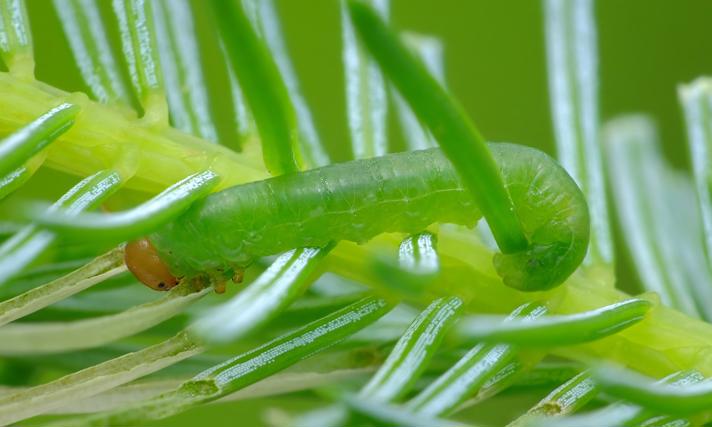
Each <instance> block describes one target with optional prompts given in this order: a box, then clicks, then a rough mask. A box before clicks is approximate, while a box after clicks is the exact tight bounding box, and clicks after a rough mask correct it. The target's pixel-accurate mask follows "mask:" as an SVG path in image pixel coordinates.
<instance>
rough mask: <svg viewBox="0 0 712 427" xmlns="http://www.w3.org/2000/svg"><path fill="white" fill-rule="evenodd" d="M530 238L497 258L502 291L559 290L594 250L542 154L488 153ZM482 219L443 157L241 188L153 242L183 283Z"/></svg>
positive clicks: (573, 202) (390, 158) (560, 175)
mask: <svg viewBox="0 0 712 427" xmlns="http://www.w3.org/2000/svg"><path fill="white" fill-rule="evenodd" d="M489 146H490V149H491V150H492V153H493V155H494V157H495V160H496V161H497V164H498V165H499V167H500V169H501V173H502V175H503V178H504V182H505V185H506V187H507V189H508V191H509V193H510V195H511V197H512V200H513V202H514V205H515V209H516V213H517V215H518V216H519V218H520V220H521V222H522V225H523V227H524V229H525V232H526V234H527V237H528V238H529V242H530V245H529V248H528V249H527V250H526V251H523V252H519V253H514V254H497V255H496V256H495V260H494V263H495V268H496V269H497V272H498V273H499V275H500V276H501V277H502V279H503V280H504V282H505V284H507V285H509V286H512V287H515V288H518V289H522V290H541V289H546V288H549V287H552V286H556V285H558V284H560V283H561V282H563V281H564V280H565V279H566V278H567V277H568V276H569V275H570V274H571V273H572V272H573V271H574V270H575V269H576V267H577V266H578V265H579V263H580V262H581V260H582V259H583V257H584V255H585V253H586V248H587V245H588V236H589V217H588V210H587V206H586V202H585V200H584V197H583V195H582V193H581V191H580V190H579V188H578V187H577V186H576V184H575V183H574V182H573V180H572V179H571V178H570V177H569V176H568V174H567V173H566V172H565V171H564V169H562V168H561V167H560V166H559V165H558V164H557V163H556V162H555V161H554V160H553V159H552V158H550V157H549V156H547V155H546V154H544V153H542V152H540V151H537V150H534V149H532V148H527V147H524V146H518V145H512V144H490V145H489ZM480 217H481V214H480V212H479V210H478V207H477V206H476V204H475V202H474V200H473V198H472V197H471V195H470V193H469V191H468V190H467V189H465V188H464V187H463V186H462V184H461V182H460V179H459V177H458V175H457V173H456V172H455V169H454V168H453V167H452V165H451V164H450V162H449V161H448V160H447V159H446V158H445V156H444V155H443V154H442V152H441V151H440V150H439V149H429V150H423V151H414V152H409V153H401V154H392V155H387V156H383V157H378V158H373V159H367V160H357V161H352V162H348V163H342V164H336V165H331V166H326V167H323V168H319V169H313V170H310V171H307V172H302V173H294V174H287V175H282V176H279V177H275V178H271V179H267V180H264V181H258V182H254V183H249V184H244V185H239V186H235V187H232V188H229V189H226V190H223V191H221V192H218V193H215V194H212V195H210V196H208V197H207V198H205V199H204V200H202V201H200V202H197V203H195V204H194V205H193V206H192V207H191V208H190V209H189V210H188V211H187V212H186V213H185V214H183V215H182V216H180V217H179V218H178V219H176V220H175V221H174V222H172V223H171V224H169V225H167V226H165V227H164V228H162V229H160V230H158V231H157V232H156V233H154V234H152V235H151V236H149V237H150V239H151V241H152V242H153V244H154V245H155V246H156V248H157V250H158V252H159V254H160V255H161V257H162V259H163V260H164V261H166V262H167V263H168V265H169V267H170V268H171V271H172V272H173V273H174V274H176V275H177V276H187V277H194V276H199V275H204V274H207V275H214V274H221V273H222V272H229V271H231V270H232V269H239V268H244V267H247V266H248V265H250V264H251V263H252V262H253V261H254V259H255V258H257V257H261V256H266V255H274V254H277V253H280V252H283V251H286V250H289V249H292V248H298V247H308V246H323V245H326V244H327V243H329V242H330V241H339V240H349V241H354V242H365V241H367V240H369V239H371V238H373V237H374V236H376V235H378V234H381V233H384V232H404V233H417V232H420V231H423V230H424V229H425V228H426V227H427V226H429V225H430V224H433V223H436V222H440V223H456V224H462V225H466V226H472V225H474V224H475V223H476V222H477V220H479V219H480Z"/></svg>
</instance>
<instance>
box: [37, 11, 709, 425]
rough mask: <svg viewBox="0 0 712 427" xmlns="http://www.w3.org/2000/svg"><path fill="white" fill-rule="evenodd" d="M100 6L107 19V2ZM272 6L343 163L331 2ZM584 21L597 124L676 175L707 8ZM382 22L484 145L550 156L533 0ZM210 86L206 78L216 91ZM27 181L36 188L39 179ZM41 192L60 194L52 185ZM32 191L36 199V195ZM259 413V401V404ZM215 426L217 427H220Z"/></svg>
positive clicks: (704, 61) (60, 67) (53, 38)
mask: <svg viewBox="0 0 712 427" xmlns="http://www.w3.org/2000/svg"><path fill="white" fill-rule="evenodd" d="M105 3H106V4H105V6H106V7H105V12H106V13H107V14H108V13H110V12H109V11H110V7H111V6H110V1H109V0H106V1H105ZM277 3H278V9H279V12H280V14H281V18H282V22H283V27H284V31H285V33H286V36H287V43H288V48H289V51H290V53H291V56H292V59H293V61H294V65H295V67H296V70H297V73H298V76H299V78H300V80H301V84H302V88H303V91H304V94H305V96H306V98H307V101H308V103H309V105H310V106H311V108H312V110H313V113H314V116H315V118H316V122H317V127H318V131H319V133H320V134H321V136H322V139H323V140H324V141H325V142H326V143H327V145H328V148H329V150H330V152H331V153H332V154H333V155H334V157H335V158H336V159H342V160H343V159H346V158H347V157H348V155H349V153H350V147H349V140H348V134H347V129H346V115H345V107H344V106H345V98H344V77H343V69H342V66H341V33H340V31H341V29H340V11H339V2H338V1H337V0H278V1H277ZM28 6H29V9H30V11H29V12H30V17H31V21H32V23H33V35H34V38H35V43H36V50H37V53H38V54H37V56H38V75H39V77H40V78H41V79H43V80H45V81H47V82H49V83H52V84H55V85H57V86H60V87H62V88H64V89H67V90H82V89H83V87H82V83H81V80H80V78H79V75H78V72H77V70H76V67H75V66H74V63H73V59H72V57H71V54H70V52H69V50H68V48H67V45H66V41H65V39H64V36H63V34H62V32H61V29H60V27H59V23H58V21H57V16H56V13H55V12H54V9H53V7H52V4H51V2H50V1H48V0H32V1H29V2H28ZM196 9H200V8H199V7H197V8H196ZM198 13H199V12H198ZM596 15H597V18H598V36H599V37H598V41H599V53H600V63H599V66H600V83H601V86H600V110H601V119H602V120H603V121H605V120H607V119H610V118H612V117H614V116H616V115H619V114H622V113H629V112H643V113H647V114H649V115H651V116H652V117H653V118H654V119H655V120H656V122H657V124H658V126H659V129H660V134H661V137H662V142H663V146H664V152H665V155H666V156H667V158H668V159H669V161H670V162H672V164H673V165H674V166H676V167H678V168H688V165H689V159H688V150H687V142H686V136H685V132H684V128H683V124H682V115H681V111H680V108H679V104H678V101H677V94H676V90H677V85H678V84H680V83H683V82H688V81H690V80H692V79H694V78H695V77H697V76H700V75H710V74H712V24H711V23H712V2H710V1H709V0H675V1H671V0H598V1H597V3H596ZM391 17H392V21H393V23H394V25H395V26H397V27H398V28H399V29H402V30H408V31H414V32H418V33H423V34H428V35H432V36H436V37H438V38H440V39H441V40H442V42H443V43H444V46H445V60H446V67H445V68H446V75H447V82H448V85H449V88H450V90H451V92H452V93H453V94H454V95H455V97H456V98H457V99H458V100H459V101H460V102H461V103H462V104H464V106H465V108H466V110H467V111H468V113H469V114H470V115H471V117H472V118H473V119H474V121H475V123H476V124H477V125H478V126H479V127H480V129H481V131H482V133H483V134H484V135H485V136H486V137H487V138H488V139H490V140H495V141H510V142H516V143H519V144H526V145H531V146H535V147H539V148H541V149H543V150H545V151H547V152H549V153H550V154H555V153H554V143H553V132H552V125H551V118H550V114H549V103H548V102H549V100H548V95H547V80H546V67H545V65H546V59H545V52H544V32H543V16H542V8H541V4H540V2H539V1H537V0H496V1H495V0H392V7H391ZM199 18H200V17H199ZM200 19H202V18H200ZM200 19H199V22H201V20H200ZM203 22H204V19H203ZM114 37H115V35H114ZM114 41H116V39H114ZM205 49H206V52H205V55H206V57H208V58H212V57H214V56H215V55H216V51H215V50H214V49H211V48H210V47H206V48H205ZM221 78H222V76H220V75H217V74H216V76H214V79H215V81H217V83H216V84H217V85H219V83H220V79H221ZM215 102H217V103H219V102H221V100H220V99H216V101H215ZM391 124H392V125H394V124H395V121H394V120H392V121H391ZM390 135H391V136H392V138H393V141H394V145H395V146H398V138H399V136H398V129H397V127H396V126H395V125H394V126H391V130H390ZM38 180H40V181H42V180H44V181H48V179H47V178H46V177H45V178H42V176H40V177H39V178H38ZM52 181H53V182H55V183H57V184H56V185H60V186H61V185H62V184H61V179H53V180H52ZM43 191H48V190H47V187H43ZM618 248H620V245H618ZM619 254H620V255H619V259H620V260H621V262H620V263H619V266H618V269H619V273H620V274H619V280H620V282H621V285H622V287H624V288H626V289H635V282H636V278H635V275H634V274H632V273H631V271H632V270H631V269H630V268H628V267H627V265H628V262H627V258H626V254H625V253H624V251H622V250H619ZM534 398H536V397H534ZM293 403H294V405H295V406H299V407H302V406H304V405H308V404H309V399H308V397H304V399H303V400H300V399H295V400H294V401H293ZM267 406H269V401H267V402H265V403H264V404H261V405H260V407H267ZM259 409H261V408H258V407H257V406H255V404H254V403H251V402H246V403H241V404H222V405H218V406H216V407H211V408H202V409H198V410H194V411H192V412H189V413H187V414H184V415H181V416H180V417H179V418H177V419H170V420H166V421H165V422H164V423H163V424H161V425H166V426H168V425H170V426H180V425H185V426H189V425H190V426H193V425H198V424H199V423H212V422H211V420H222V422H224V421H225V420H227V419H232V420H234V424H232V425H245V426H247V425H250V426H253V425H260V421H259V413H260V410H259ZM226 417H227V418H226ZM222 422H220V423H217V424H219V425H227V424H222Z"/></svg>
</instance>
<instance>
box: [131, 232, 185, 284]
mask: <svg viewBox="0 0 712 427" xmlns="http://www.w3.org/2000/svg"><path fill="white" fill-rule="evenodd" d="M124 262H125V263H126V267H128V269H129V271H131V273H133V275H134V276H136V278H137V279H138V280H140V281H141V283H143V284H144V285H146V286H148V287H149V288H151V289H155V290H157V291H167V290H169V289H171V288H173V287H174V286H176V285H177V284H178V279H177V278H176V277H175V276H173V275H172V274H171V272H170V271H169V270H168V267H167V266H166V264H165V263H164V262H163V261H162V260H161V258H160V257H159V256H158V253H157V252H156V248H154V247H153V245H152V244H151V242H150V241H149V240H148V239H145V238H144V239H140V240H135V241H133V242H130V243H128V244H127V245H126V248H124Z"/></svg>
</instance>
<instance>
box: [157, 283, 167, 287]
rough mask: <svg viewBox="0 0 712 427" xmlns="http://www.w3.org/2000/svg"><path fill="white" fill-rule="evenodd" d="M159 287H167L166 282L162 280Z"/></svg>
mask: <svg viewBox="0 0 712 427" xmlns="http://www.w3.org/2000/svg"><path fill="white" fill-rule="evenodd" d="M158 287H159V288H165V287H166V284H165V283H163V282H161V283H159V284H158Z"/></svg>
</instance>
